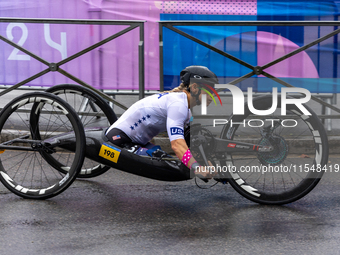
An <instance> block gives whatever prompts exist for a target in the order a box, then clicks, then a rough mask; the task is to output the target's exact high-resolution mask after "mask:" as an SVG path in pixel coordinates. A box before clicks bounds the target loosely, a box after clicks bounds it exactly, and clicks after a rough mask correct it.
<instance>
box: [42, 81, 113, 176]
mask: <svg viewBox="0 0 340 255" xmlns="http://www.w3.org/2000/svg"><path fill="white" fill-rule="evenodd" d="M46 92H49V93H52V94H55V95H57V96H58V97H60V98H62V99H63V100H65V101H66V102H67V103H68V104H69V105H71V107H73V109H74V110H75V111H76V112H77V114H78V116H79V118H80V120H81V122H82V123H83V126H84V129H85V130H86V129H89V128H93V127H109V126H110V125H111V124H113V123H114V122H115V121H116V120H117V116H116V114H115V113H114V111H113V110H112V108H111V107H110V106H109V104H108V103H107V102H106V101H105V100H104V99H103V98H102V97H101V96H99V95H98V94H97V93H95V92H93V91H92V90H90V89H88V88H86V87H84V86H80V85H74V84H61V85H57V86H53V87H51V88H49V89H47V90H46ZM59 165H60V164H59ZM59 169H60V171H64V170H63V168H62V167H59ZM109 169H110V167H109V166H105V165H102V164H98V162H95V161H93V160H91V159H88V158H85V160H84V164H83V167H82V169H81V171H80V173H79V175H78V178H92V177H96V176H98V175H101V174H103V173H105V172H106V171H108V170H109Z"/></svg>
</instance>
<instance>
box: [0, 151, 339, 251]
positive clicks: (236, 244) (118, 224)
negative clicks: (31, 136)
mask: <svg viewBox="0 0 340 255" xmlns="http://www.w3.org/2000/svg"><path fill="white" fill-rule="evenodd" d="M330 160H331V163H333V164H336V163H340V157H335V156H332V157H331V158H330ZM339 198H340V173H332V174H330V173H327V174H325V175H324V178H323V179H322V180H321V182H320V183H319V185H318V186H317V187H316V188H315V189H314V190H313V191H312V192H311V193H310V194H308V195H307V196H306V197H304V198H303V199H301V200H299V201H297V202H294V203H292V204H289V205H285V206H261V205H257V204H255V203H253V202H250V201H248V200H246V199H245V198H243V197H241V196H240V195H239V194H238V193H236V191H234V190H233V189H232V188H231V187H230V186H229V185H222V184H218V185H216V186H215V187H213V188H211V189H208V190H202V189H199V188H197V187H196V186H195V182H194V180H190V181H186V182H181V183H167V182H159V181H153V180H149V179H145V178H141V177H137V176H133V175H130V174H126V173H123V172H120V171H117V170H110V171H109V172H107V173H105V174H104V175H102V176H99V177H96V178H92V179H87V180H77V181H76V182H75V183H73V184H72V186H71V187H70V188H69V189H68V190H66V191H65V192H64V193H62V194H60V195H59V196H57V197H54V198H52V199H49V200H44V201H37V200H26V199H22V198H20V197H17V196H16V195H14V194H12V193H9V192H8V191H7V190H6V189H5V188H4V187H3V186H2V185H1V186H0V201H1V208H0V215H1V220H0V239H1V245H0V254H74V255H76V254H82V255H83V254H298V253H300V254H339V249H338V248H339V239H340V213H339V211H340V199H339Z"/></svg>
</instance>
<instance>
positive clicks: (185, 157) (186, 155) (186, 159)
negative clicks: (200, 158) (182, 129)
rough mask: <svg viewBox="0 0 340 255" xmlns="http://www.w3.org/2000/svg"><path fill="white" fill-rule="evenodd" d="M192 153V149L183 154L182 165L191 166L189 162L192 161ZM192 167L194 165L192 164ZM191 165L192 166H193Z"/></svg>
mask: <svg viewBox="0 0 340 255" xmlns="http://www.w3.org/2000/svg"><path fill="white" fill-rule="evenodd" d="M191 157H192V156H191V152H190V149H188V150H187V151H186V152H185V153H184V154H183V157H182V163H183V164H184V165H186V166H188V164H189V161H190V159H191ZM191 165H192V164H191ZM191 165H190V166H191Z"/></svg>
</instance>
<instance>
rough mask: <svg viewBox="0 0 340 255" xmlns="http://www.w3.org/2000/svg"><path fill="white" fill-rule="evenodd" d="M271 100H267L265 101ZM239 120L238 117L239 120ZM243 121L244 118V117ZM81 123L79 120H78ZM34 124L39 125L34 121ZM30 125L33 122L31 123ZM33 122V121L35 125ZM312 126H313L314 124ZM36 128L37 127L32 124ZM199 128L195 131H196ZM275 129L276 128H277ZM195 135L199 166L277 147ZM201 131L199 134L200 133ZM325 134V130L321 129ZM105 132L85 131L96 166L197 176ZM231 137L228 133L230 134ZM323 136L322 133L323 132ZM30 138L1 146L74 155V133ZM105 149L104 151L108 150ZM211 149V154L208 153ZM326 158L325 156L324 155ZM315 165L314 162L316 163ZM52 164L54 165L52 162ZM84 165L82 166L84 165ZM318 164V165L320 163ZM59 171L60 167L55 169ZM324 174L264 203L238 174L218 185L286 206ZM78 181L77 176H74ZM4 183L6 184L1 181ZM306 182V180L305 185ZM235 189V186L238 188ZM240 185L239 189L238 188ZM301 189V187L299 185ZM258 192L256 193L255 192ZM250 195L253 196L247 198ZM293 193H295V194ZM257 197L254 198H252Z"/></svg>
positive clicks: (177, 177) (161, 176) (165, 176)
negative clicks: (139, 152) (116, 141)
mask: <svg viewBox="0 0 340 255" xmlns="http://www.w3.org/2000/svg"><path fill="white" fill-rule="evenodd" d="M266 98H267V99H268V97H266ZM262 99H263V98H259V99H257V102H258V103H261V105H263V101H262ZM268 106H269V107H270V106H271V104H270V102H268V105H266V104H264V105H263V107H268ZM234 117H235V116H233V115H232V116H230V117H229V119H232V118H234ZM236 117H237V116H236ZM241 117H242V116H241ZM303 118H304V120H306V119H307V122H308V121H309V120H308V118H306V117H303ZM78 119H79V117H78ZM316 119H317V117H316V115H315V114H314V116H313V120H314V122H315V120H316ZM35 121H38V120H37V119H35ZM30 122H31V119H30ZM33 122H34V121H33ZM309 122H310V123H309V126H313V127H314V130H311V131H312V132H313V135H315V133H316V132H315V131H317V130H318V129H320V128H321V126H319V123H312V121H309ZM311 123H312V124H311ZM33 124H34V123H33ZM195 128H196V127H195ZM227 129H228V128H227V127H225V128H224V129H223V130H224V131H223V130H222V133H223V132H226V130H227ZM274 129H275V128H274ZM195 130H196V131H195V132H191V133H192V134H193V139H190V142H192V144H191V147H190V148H195V149H193V151H195V150H196V154H197V153H198V154H200V155H201V156H200V157H199V162H200V163H201V165H208V160H209V159H208V158H207V157H206V155H205V154H206V153H205V151H207V152H208V153H207V155H208V154H209V152H211V149H212V148H213V151H214V154H215V155H214V156H215V158H214V159H216V157H217V159H218V160H220V161H225V162H228V164H230V162H232V160H231V159H230V156H229V155H232V154H233V153H240V152H241V153H242V152H243V153H247V154H249V153H251V154H257V153H260V154H261V155H266V153H271V152H272V151H273V150H274V146H273V145H272V144H270V143H271V142H269V140H270V139H267V140H266V142H265V143H262V144H259V143H249V142H248V143H246V142H240V141H236V140H234V138H233V135H231V136H230V138H229V135H228V139H226V136H224V137H223V135H222V134H221V137H220V138H216V137H213V136H211V135H209V134H208V135H206V134H202V133H200V130H203V131H204V128H202V127H198V128H196V129H195ZM197 130H198V131H197ZM320 130H321V131H322V129H320ZM104 131H105V130H104V129H103V128H90V129H85V138H86V143H85V144H86V146H85V145H84V147H86V148H85V154H86V155H85V156H86V157H88V158H90V159H92V160H94V161H95V162H98V163H100V164H103V165H107V166H110V167H113V168H116V169H119V170H122V171H125V172H128V173H131V174H135V175H139V176H143V177H147V178H151V179H156V180H162V181H184V180H189V179H191V178H193V177H194V176H195V175H194V173H193V171H192V170H189V169H188V168H187V167H186V166H184V165H183V164H182V163H181V162H180V161H178V160H175V159H174V158H166V159H164V158H157V157H149V158H148V157H142V156H139V155H136V154H134V153H131V152H129V151H128V150H127V149H126V148H119V147H118V146H115V145H112V144H110V142H108V141H107V139H106V137H105V136H104V135H103V134H104ZM227 133H228V132H227ZM268 133H270V128H269V127H268V128H266V131H265V132H263V134H261V136H263V137H265V136H266V134H268ZM321 133H323V131H322V132H321ZM27 138H28V137H19V138H15V139H10V140H9V141H6V142H4V143H1V144H0V150H1V151H4V150H26V151H38V152H39V153H40V154H41V155H42V156H43V158H45V160H46V159H47V163H49V164H50V162H49V161H48V159H49V157H48V155H49V154H53V151H54V149H55V148H57V147H59V148H62V149H66V150H68V151H74V150H75V149H76V145H77V143H76V140H75V137H74V135H73V133H72V132H71V133H62V134H59V135H58V136H52V137H50V138H48V139H44V140H34V139H27ZM275 139H277V140H278V141H279V142H282V141H283V140H282V139H281V138H278V137H276V138H275ZM317 139H319V137H317V138H314V140H315V141H316V140H317ZM322 140H323V141H322V142H323V143H325V142H326V141H325V137H323V138H322ZM15 143H26V144H29V145H30V147H29V148H27V147H22V146H17V147H13V146H10V144H15ZM206 144H210V147H209V146H208V148H205V146H206ZM211 144H213V147H211ZM103 146H104V147H105V148H106V149H108V150H113V152H114V153H116V154H117V155H118V157H113V158H114V160H111V159H110V158H107V157H103V155H100V153H101V150H102V149H103ZM105 148H104V149H105ZM325 148H328V147H327V146H326V147H324V150H323V151H322V152H323V153H326V157H324V156H323V160H322V161H320V163H322V164H324V163H325V162H327V155H328V153H327V151H326V150H325ZM206 149H208V150H206ZM323 155H324V154H323ZM314 161H315V160H314ZM52 163H53V162H52ZM81 163H82V162H81ZM317 163H319V161H318V162H317ZM55 168H58V167H55ZM79 171H80V169H79ZM321 176H322V174H311V175H310V176H308V178H311V179H313V178H314V179H315V180H313V181H311V182H310V183H307V184H304V185H303V188H301V189H299V190H298V194H296V195H294V194H291V193H292V192H288V191H287V192H283V194H284V195H283V197H281V195H278V196H277V195H275V196H274V197H273V196H272V195H270V194H269V195H268V194H264V197H265V198H264V199H258V197H259V196H262V195H261V194H260V193H257V190H256V189H254V188H253V187H251V186H250V185H247V183H246V181H245V180H243V179H242V178H241V177H240V176H239V175H238V174H237V173H234V172H223V173H221V175H220V176H218V179H217V180H219V181H221V180H222V181H223V182H224V183H226V182H229V183H230V184H231V185H232V186H233V187H234V188H235V189H236V190H237V191H238V192H239V193H241V195H243V196H245V197H247V198H249V199H250V200H253V201H255V202H259V203H265V204H284V203H288V202H292V201H295V200H297V199H299V198H301V197H302V196H304V195H305V194H307V193H308V192H309V191H310V190H311V189H312V188H313V187H314V186H315V185H316V184H317V182H318V180H319V179H320V178H321ZM74 178H76V176H74ZM1 181H3V180H1ZM302 182H303V183H304V182H305V181H304V180H303V181H302ZM235 185H236V186H235ZM237 185H239V186H240V187H241V188H240V187H238V186H237ZM298 186H299V185H298ZM255 191H256V192H255ZM248 193H250V195H249V194H248ZM286 193H287V194H288V195H289V196H290V197H289V199H285V198H284V196H286ZM293 193H294V192H293ZM252 196H254V197H252Z"/></svg>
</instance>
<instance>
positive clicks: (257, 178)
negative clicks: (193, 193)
mask: <svg viewBox="0 0 340 255" xmlns="http://www.w3.org/2000/svg"><path fill="white" fill-rule="evenodd" d="M280 101H281V100H280V98H279V100H278V109H280V107H279V106H280V105H281V102H280ZM253 105H254V108H255V109H258V110H266V109H269V108H270V107H271V106H272V97H271V96H265V97H259V98H256V99H254V100H253ZM304 106H305V108H306V109H307V110H308V111H309V112H310V113H311V115H304V114H303V113H302V112H301V110H300V109H299V108H297V107H296V106H295V105H293V104H288V105H287V113H289V115H287V116H293V117H295V118H296V123H298V124H297V125H296V126H295V127H296V129H293V127H292V128H288V129H286V130H284V128H283V126H282V127H281V128H280V129H278V130H277V132H276V133H274V132H273V137H275V139H276V141H278V142H277V144H276V145H275V146H276V147H275V149H274V151H273V152H270V153H267V154H265V153H263V152H262V153H261V152H258V153H257V154H254V156H253V158H251V156H244V155H242V154H240V155H234V154H229V155H227V158H228V159H227V161H226V162H224V163H225V164H226V165H228V164H229V166H230V167H229V169H232V171H228V176H229V178H228V181H229V183H230V184H231V186H232V187H233V188H234V189H235V190H236V191H237V192H238V193H240V194H241V195H242V196H244V197H246V198H247V199H249V200H251V201H254V202H256V203H260V204H267V205H282V204H287V203H291V202H294V201H296V200H298V199H300V198H302V197H303V196H305V195H307V194H308V193H309V192H310V191H311V190H312V189H313V188H314V187H315V186H316V185H317V184H318V182H319V181H320V179H321V177H322V175H323V174H324V172H325V171H324V166H325V165H326V164H327V161H328V140H327V134H326V131H325V129H324V127H323V125H322V123H321V121H320V120H319V118H318V117H317V115H316V113H315V112H313V111H312V110H311V109H310V108H309V107H308V106H306V105H304ZM290 114H293V115H290ZM272 116H277V115H275V113H274V114H273V115H272ZM279 116H280V117H281V118H282V116H281V115H279ZM249 118H251V116H250V111H249V108H248V107H246V109H245V114H244V115H233V116H231V118H230V119H229V121H228V123H227V124H226V125H225V126H224V127H223V130H222V132H221V138H224V139H231V140H242V141H246V142H247V139H248V141H250V142H251V143H254V142H257V143H258V144H262V145H269V144H268V141H266V139H264V138H263V137H262V138H261V137H260V136H258V133H257V132H259V130H256V129H255V130H253V129H252V128H249V127H246V126H245V125H244V124H245V123H247V122H246V121H247V119H248V124H249ZM264 118H266V119H267V120H268V119H270V116H264ZM274 118H276V117H274ZM288 118H290V117H285V119H286V120H288ZM231 121H233V123H239V124H237V125H234V126H232V122H231ZM244 121H245V122H244ZM253 122H254V120H253ZM291 122H293V121H291ZM259 123H260V122H259ZM273 123H274V122H272V126H273ZM282 123H283V120H282V121H281V125H282ZM286 123H287V122H286ZM253 124H254V123H253ZM261 124H262V122H261ZM304 128H305V130H303V129H304ZM301 130H302V131H301ZM287 131H289V132H287ZM294 131H295V132H297V131H299V132H298V133H296V134H294V136H293V133H292V132H294ZM262 132H263V131H262ZM256 133H257V136H258V137H256ZM252 136H253V137H252ZM297 137H299V139H297ZM301 139H305V141H302V142H303V143H302V144H304V145H302V146H301V148H300V149H299V148H298V147H297V145H298V144H299V142H301ZM301 149H302V151H301ZM304 151H305V153H304ZM242 162H243V163H242ZM242 164H243V165H242ZM246 164H248V165H249V167H248V168H247V166H246ZM305 164H308V168H307V169H305V168H304V169H302V168H301V166H302V167H305V166H307V165H305ZM242 166H243V172H241V168H242ZM254 166H255V167H254ZM256 166H257V168H256ZM264 166H267V168H264ZM270 166H272V168H270ZM233 167H234V168H233ZM261 167H262V171H260V170H261ZM252 169H253V170H252ZM263 170H266V171H267V172H265V171H263ZM277 170H279V171H277ZM288 170H289V171H288ZM307 170H308V171H307ZM246 171H248V173H247V172H246ZM257 171H258V172H257ZM270 172H271V173H270ZM274 178H275V179H274ZM268 182H271V183H268Z"/></svg>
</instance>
